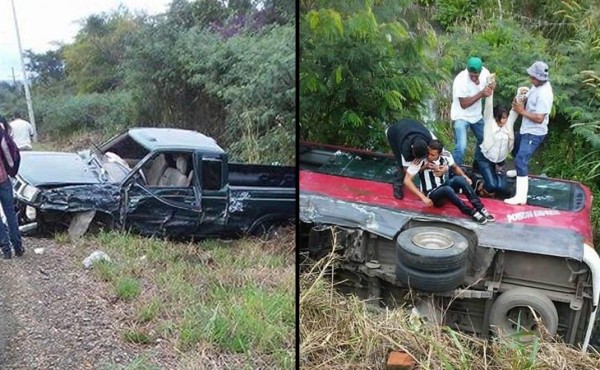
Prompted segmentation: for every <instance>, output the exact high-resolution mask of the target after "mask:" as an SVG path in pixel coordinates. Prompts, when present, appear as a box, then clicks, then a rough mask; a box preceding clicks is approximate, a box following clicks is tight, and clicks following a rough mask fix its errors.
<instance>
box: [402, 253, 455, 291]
mask: <svg viewBox="0 0 600 370" xmlns="http://www.w3.org/2000/svg"><path fill="white" fill-rule="evenodd" d="M465 275H466V267H465V266H463V267H460V268H458V269H456V270H451V271H444V272H427V271H419V270H416V269H413V268H411V267H408V266H406V265H405V264H403V263H402V262H401V261H397V263H396V278H397V279H398V280H399V281H401V282H402V283H403V284H404V285H406V286H407V287H409V288H414V289H418V290H422V291H424V292H448V291H451V290H454V289H455V288H457V287H458V286H459V285H460V284H461V283H462V282H463V280H464V278H465Z"/></svg>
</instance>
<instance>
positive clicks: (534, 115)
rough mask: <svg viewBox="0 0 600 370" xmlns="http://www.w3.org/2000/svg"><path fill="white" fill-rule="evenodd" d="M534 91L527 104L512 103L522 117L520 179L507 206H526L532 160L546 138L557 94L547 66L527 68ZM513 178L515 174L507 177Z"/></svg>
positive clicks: (517, 143) (517, 165)
mask: <svg viewBox="0 0 600 370" xmlns="http://www.w3.org/2000/svg"><path fill="white" fill-rule="evenodd" d="M527 74H529V79H530V80H531V85H532V86H531V87H530V88H529V92H528V93H527V98H526V104H525V106H523V103H521V102H518V101H517V100H513V103H512V109H513V110H514V111H515V112H516V113H517V114H520V115H522V116H523V122H522V123H521V130H520V132H519V135H517V137H516V138H515V149H517V148H518V149H517V154H516V156H515V169H516V176H517V184H516V192H515V196H514V197H512V198H509V199H505V200H504V202H506V203H508V204H514V205H516V204H525V203H527V193H528V189H529V177H528V175H529V160H530V159H531V157H532V156H533V154H534V153H535V151H536V150H537V148H538V147H539V146H540V144H541V143H542V142H543V141H544V138H546V134H547V133H548V121H549V114H550V111H551V110H552V103H553V102H554V92H553V91H552V86H551V85H550V81H548V65H547V64H546V63H544V62H542V61H537V62H535V63H533V64H532V65H531V66H530V67H529V68H527ZM507 174H508V175H514V173H507Z"/></svg>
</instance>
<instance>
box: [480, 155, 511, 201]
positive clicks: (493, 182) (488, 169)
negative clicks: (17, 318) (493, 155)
mask: <svg viewBox="0 0 600 370" xmlns="http://www.w3.org/2000/svg"><path fill="white" fill-rule="evenodd" d="M498 164H499V165H504V161H502V162H500V163H498ZM477 165H478V167H479V173H481V176H483V181H484V183H483V187H484V188H485V191H487V192H488V193H499V194H500V195H507V194H508V188H507V185H506V174H505V173H502V172H498V171H496V163H494V162H492V161H490V160H489V159H487V158H485V157H484V156H483V155H481V156H478V158H477Z"/></svg>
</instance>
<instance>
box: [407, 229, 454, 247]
mask: <svg viewBox="0 0 600 370" xmlns="http://www.w3.org/2000/svg"><path fill="white" fill-rule="evenodd" d="M411 240H412V242H413V243H414V245H416V246H417V247H420V248H423V249H438V250H439V249H448V248H450V247H452V246H453V245H454V241H453V240H452V238H449V237H448V236H446V235H444V234H442V233H440V232H437V231H426V232H422V233H419V234H417V235H415V236H413V237H412V239H411Z"/></svg>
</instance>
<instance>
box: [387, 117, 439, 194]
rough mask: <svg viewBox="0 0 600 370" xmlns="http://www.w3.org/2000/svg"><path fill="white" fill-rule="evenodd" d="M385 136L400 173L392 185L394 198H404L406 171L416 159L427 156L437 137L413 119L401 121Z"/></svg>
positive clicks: (389, 129) (392, 126)
mask: <svg viewBox="0 0 600 370" xmlns="http://www.w3.org/2000/svg"><path fill="white" fill-rule="evenodd" d="M385 135H386V137H387V139H388V143H389V144H390V147H391V148H392V152H394V157H395V158H396V162H397V167H398V172H397V174H396V178H395V179H394V181H393V183H392V187H393V189H394V197H396V198H398V199H402V198H403V197H404V193H403V186H404V173H405V169H406V168H407V167H408V166H409V165H410V163H411V162H412V161H414V160H415V159H421V158H424V157H425V156H426V155H427V145H428V144H429V143H430V142H431V140H432V139H434V138H435V136H434V135H433V134H432V133H431V132H430V131H429V130H428V129H427V128H426V127H425V126H423V124H422V123H420V122H417V121H415V120H412V119H401V120H400V121H398V122H397V123H395V124H393V125H391V126H390V127H389V128H388V129H387V130H386V131H385Z"/></svg>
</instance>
